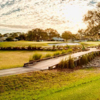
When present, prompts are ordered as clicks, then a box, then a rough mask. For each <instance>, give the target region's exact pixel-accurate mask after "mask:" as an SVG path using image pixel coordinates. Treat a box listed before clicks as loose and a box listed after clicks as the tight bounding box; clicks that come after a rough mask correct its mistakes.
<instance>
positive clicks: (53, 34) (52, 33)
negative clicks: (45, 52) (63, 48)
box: [45, 28, 60, 40]
mask: <svg viewBox="0 0 100 100" xmlns="http://www.w3.org/2000/svg"><path fill="white" fill-rule="evenodd" d="M45 32H46V33H47V35H48V40H51V39H52V38H53V37H60V34H59V33H58V32H57V30H55V29H52V28H47V29H46V30H45Z"/></svg>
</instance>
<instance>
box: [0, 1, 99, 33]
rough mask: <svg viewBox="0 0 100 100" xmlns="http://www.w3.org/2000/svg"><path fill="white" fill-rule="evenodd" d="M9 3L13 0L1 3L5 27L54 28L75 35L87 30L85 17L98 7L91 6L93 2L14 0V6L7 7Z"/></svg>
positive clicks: (0, 15)
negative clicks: (89, 11) (78, 31)
mask: <svg viewBox="0 0 100 100" xmlns="http://www.w3.org/2000/svg"><path fill="white" fill-rule="evenodd" d="M8 1H9V3H10V2H12V1H13V0H1V1H0V8H1V9H0V19H1V20H0V24H1V25H3V27H7V25H8V26H9V28H13V27H11V26H10V25H13V26H15V28H16V25H17V26H19V28H22V27H20V26H27V27H26V30H28V29H32V28H43V29H46V28H54V29H56V30H58V32H59V33H61V32H63V31H65V30H69V31H72V32H73V33H75V32H77V30H78V29H80V28H85V27H86V25H85V24H84V23H83V21H82V19H83V15H84V14H85V13H86V12H87V11H88V10H89V9H92V8H93V7H94V6H95V5H96V4H91V1H92V0H74V1H73V0H14V3H13V4H9V5H7V2H8ZM94 2H96V3H97V2H98V0H94ZM5 4H6V5H5ZM1 5H3V6H4V5H5V6H4V7H2V6H1ZM17 28H18V27H17ZM72 29H73V30H72Z"/></svg>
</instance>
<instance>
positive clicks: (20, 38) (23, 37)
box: [17, 33, 26, 40]
mask: <svg viewBox="0 0 100 100" xmlns="http://www.w3.org/2000/svg"><path fill="white" fill-rule="evenodd" d="M17 39H18V40H26V34H24V33H22V34H20V35H19V36H18V37H17Z"/></svg>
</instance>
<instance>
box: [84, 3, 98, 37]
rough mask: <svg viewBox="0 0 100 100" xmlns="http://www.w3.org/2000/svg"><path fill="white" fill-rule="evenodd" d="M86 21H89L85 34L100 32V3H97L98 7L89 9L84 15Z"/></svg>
mask: <svg viewBox="0 0 100 100" xmlns="http://www.w3.org/2000/svg"><path fill="white" fill-rule="evenodd" d="M84 21H85V22H86V23H88V26H87V29H86V30H85V35H92V36H94V35H96V34H99V33H100V3H98V4H97V7H96V9H94V10H91V11H88V13H87V14H86V15H85V17H84Z"/></svg>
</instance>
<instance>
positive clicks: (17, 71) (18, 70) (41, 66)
mask: <svg viewBox="0 0 100 100" xmlns="http://www.w3.org/2000/svg"><path fill="white" fill-rule="evenodd" d="M92 51H100V50H97V49H96V48H90V50H89V51H84V52H78V53H74V54H72V55H71V56H72V57H79V56H81V55H84V54H87V53H89V52H92ZM68 57H69V55H65V56H62V57H58V58H53V59H48V60H44V61H41V62H38V63H36V64H35V65H33V66H31V67H20V68H11V69H3V70H0V77H1V76H8V75H15V74H21V73H26V72H32V71H40V70H47V69H48V67H50V66H53V65H56V64H58V63H59V62H60V61H61V60H62V59H65V58H68Z"/></svg>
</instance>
